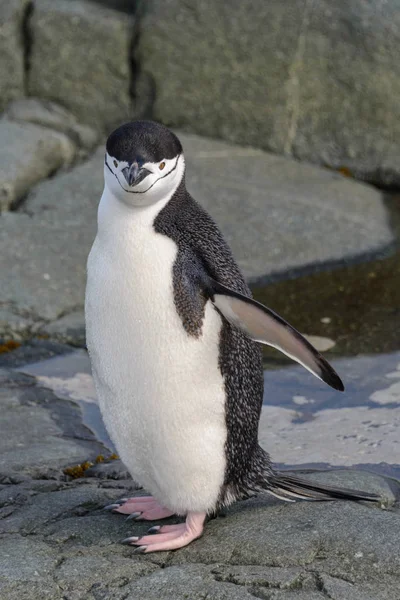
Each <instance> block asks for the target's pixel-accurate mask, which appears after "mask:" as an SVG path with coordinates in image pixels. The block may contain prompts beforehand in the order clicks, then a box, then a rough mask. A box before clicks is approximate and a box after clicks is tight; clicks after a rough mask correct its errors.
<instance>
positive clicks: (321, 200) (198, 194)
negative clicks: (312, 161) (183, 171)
mask: <svg viewBox="0 0 400 600" xmlns="http://www.w3.org/2000/svg"><path fill="white" fill-rule="evenodd" d="M181 138H182V142H183V146H184V151H185V156H187V168H188V177H187V180H188V189H189V190H190V191H191V192H192V194H193V196H194V197H195V198H196V199H197V200H198V201H199V202H200V203H201V204H203V205H204V206H205V207H206V208H207V210H209V211H210V213H211V214H212V215H213V217H214V218H215V219H216V221H217V223H219V225H220V226H221V228H222V230H223V232H224V234H225V236H226V238H227V240H228V241H229V243H230V244H231V246H232V249H233V251H234V254H235V256H236V257H237V258H238V260H239V264H240V266H241V267H242V269H243V270H244V272H245V274H246V275H247V277H248V278H249V279H250V280H252V281H253V282H254V281H256V280H257V281H260V279H262V278H263V276H266V275H271V274H277V273H282V272H287V271H290V270H300V268H302V267H305V266H306V265H311V264H314V265H315V264H317V263H324V262H331V261H337V260H342V259H344V258H345V257H346V258H350V257H355V256H357V255H361V254H362V253H363V252H371V251H372V252H373V251H374V249H375V250H378V248H379V247H381V248H382V247H383V246H385V245H386V244H390V242H391V241H392V240H393V237H392V234H391V232H390V229H389V227H388V223H387V213H386V210H385V208H384V206H383V204H382V200H381V198H382V197H381V195H380V194H379V192H377V190H375V189H373V188H371V187H368V186H366V185H363V184H359V183H356V182H354V181H352V180H350V179H347V178H344V177H342V176H341V175H339V174H337V173H334V172H332V171H330V170H327V169H321V168H317V167H313V166H311V165H306V164H301V163H298V162H296V161H293V160H288V159H286V158H283V157H278V156H276V155H272V154H267V153H264V152H260V151H257V150H254V149H250V148H241V147H238V146H230V145H228V144H224V143H221V142H211V141H209V140H204V139H203V138H199V137H197V136H191V135H187V134H186V135H184V136H181Z"/></svg>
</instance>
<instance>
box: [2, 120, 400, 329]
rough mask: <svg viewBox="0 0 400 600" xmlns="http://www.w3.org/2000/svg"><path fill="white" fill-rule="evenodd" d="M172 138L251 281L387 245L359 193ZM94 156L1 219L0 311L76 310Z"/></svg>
mask: <svg viewBox="0 0 400 600" xmlns="http://www.w3.org/2000/svg"><path fill="white" fill-rule="evenodd" d="M11 125H12V126H13V127H21V126H20V125H18V124H11ZM11 125H7V126H11ZM26 127H28V126H25V128H26ZM30 127H35V126H33V125H30ZM45 131H48V130H45ZM52 135H62V134H52ZM180 137H181V139H182V142H183V145H184V149H185V156H186V158H187V164H188V167H187V181H188V188H189V190H190V191H191V192H192V193H193V195H194V197H195V198H196V199H197V200H198V201H199V202H201V203H202V204H204V206H205V207H206V208H207V209H208V210H209V211H210V212H211V214H212V215H213V216H214V218H215V219H216V221H217V222H218V224H219V225H220V226H221V228H222V230H223V232H224V234H225V236H226V237H227V239H228V241H229V243H230V244H231V245H232V248H233V251H234V253H235V255H236V257H237V259H238V261H239V264H240V266H241V267H242V269H243V270H244V272H245V274H246V276H247V277H248V278H249V279H250V280H252V281H255V280H259V279H261V278H264V277H265V276H267V275H271V274H273V273H284V272H288V271H291V270H294V269H300V268H303V267H305V266H309V265H313V264H314V265H315V264H319V263H326V262H330V261H337V260H343V259H349V258H351V257H354V256H360V255H362V254H365V253H371V252H376V251H379V250H381V249H382V248H385V247H387V245H388V244H390V243H391V241H392V239H393V237H392V233H391V231H390V229H389V226H388V224H387V217H386V211H385V208H384V205H383V203H382V199H381V195H380V193H379V192H377V191H376V190H374V189H373V188H371V187H369V186H367V185H364V184H360V183H356V182H354V181H352V180H349V179H346V178H344V177H342V176H340V175H339V174H337V173H334V172H332V171H329V170H325V169H320V168H317V167H312V166H308V165H300V164H299V163H297V162H295V161H292V160H288V159H285V158H282V157H278V156H274V155H271V154H267V153H264V152H262V151H258V150H251V149H248V148H241V147H238V146H231V145H228V144H225V143H222V142H214V141H210V140H207V139H204V138H199V137H196V136H189V135H185V134H180ZM103 158H104V149H103V147H100V148H99V150H98V151H97V152H96V153H95V154H94V155H93V156H92V157H91V158H90V160H88V161H87V162H86V163H84V164H82V165H80V166H78V167H76V168H74V169H73V170H72V171H71V172H69V173H64V174H60V175H59V176H57V177H55V178H53V179H51V180H49V181H46V182H43V183H41V184H40V185H38V186H37V187H36V189H35V190H34V191H33V192H32V193H31V194H30V195H29V197H28V199H27V200H26V202H25V204H24V213H26V214H24V213H15V212H14V213H9V214H5V215H3V216H2V223H1V227H0V249H1V251H0V266H1V265H3V266H2V268H1V269H0V271H1V279H0V303H10V302H14V303H15V305H14V306H15V309H16V310H17V311H21V310H22V311H27V314H25V313H24V314H25V316H28V317H29V316H31V318H32V319H33V322H35V321H36V322H38V324H40V323H43V321H54V320H56V319H59V318H60V317H62V316H63V315H68V314H69V313H71V312H74V311H76V310H79V309H80V310H81V309H82V305H83V295H84V285H85V270H86V259H87V254H88V252H89V249H90V246H91V244H92V241H93V239H94V236H95V232H96V210H97V205H98V202H99V199H100V196H101V192H102V187H103V173H102V171H103ZM28 215H29V216H28ZM21 230H23V231H24V236H23V237H22V238H21V236H20V232H21ZM10 265H11V268H10ZM69 321H70V319H64V322H65V325H66V328H69V327H70V325H68V322H69ZM73 327H77V328H78V330H79V325H74V326H73ZM60 334H62V330H60V329H59V330H58V332H57V336H58V335H60ZM79 335H80V334H79ZM64 340H65V341H71V338H70V337H69V338H68V337H67V338H64Z"/></svg>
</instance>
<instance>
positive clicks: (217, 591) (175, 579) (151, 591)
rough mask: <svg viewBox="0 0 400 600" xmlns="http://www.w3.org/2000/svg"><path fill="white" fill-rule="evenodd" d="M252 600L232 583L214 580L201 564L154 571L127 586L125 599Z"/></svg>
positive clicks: (249, 595)
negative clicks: (128, 588)
mask: <svg viewBox="0 0 400 600" xmlns="http://www.w3.org/2000/svg"><path fill="white" fill-rule="evenodd" d="M139 597H140V598H143V600H158V599H159V600H170V599H172V598H174V599H176V600H186V599H187V598H190V600H203V599H204V598H213V600H214V599H215V600H230V599H231V598H232V600H252V599H253V598H254V596H253V595H252V594H251V593H250V592H249V591H248V590H247V589H246V588H245V587H241V586H236V585H234V584H233V583H225V582H224V583H221V582H216V581H215V579H214V577H213V575H212V574H211V573H210V569H209V568H207V567H205V566H204V565H197V564H194V565H186V566H185V567H184V568H182V567H175V566H174V567H168V568H167V569H162V570H158V571H156V572H155V573H152V574H151V575H148V576H147V577H142V578H141V579H139V581H137V582H136V583H134V584H133V585H131V586H130V593H129V595H128V596H127V599H126V600H136V599H137V598H139Z"/></svg>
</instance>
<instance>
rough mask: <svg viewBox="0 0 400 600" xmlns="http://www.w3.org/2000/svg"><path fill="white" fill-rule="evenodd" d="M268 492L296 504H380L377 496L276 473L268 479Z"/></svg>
mask: <svg viewBox="0 0 400 600" xmlns="http://www.w3.org/2000/svg"><path fill="white" fill-rule="evenodd" d="M266 490H267V491H268V492H269V493H270V494H272V495H273V496H277V497H278V498H280V499H281V500H286V501H287V502H294V501H295V500H299V499H301V500H317V501H321V500H353V501H356V502H359V501H364V502H380V501H381V498H380V497H379V496H377V495H376V494H367V493H366V492H360V491H359V490H349V489H347V488H336V487H332V486H328V485H323V484H318V483H313V482H312V481H307V480H306V479H302V478H300V477H296V476H294V475H286V474H284V473H274V475H273V476H272V477H268V486H266Z"/></svg>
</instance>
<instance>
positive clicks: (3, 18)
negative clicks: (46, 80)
mask: <svg viewBox="0 0 400 600" xmlns="http://www.w3.org/2000/svg"><path fill="white" fill-rule="evenodd" d="M29 5H30V0H13V1H12V2H10V1H9V0H1V2H0V56H1V61H0V111H2V110H3V109H4V108H5V106H6V105H7V104H8V102H10V100H14V98H18V97H19V96H23V95H24V93H25V85H26V81H25V43H26V40H24V32H23V24H24V21H25V18H26V16H27V11H28V10H29Z"/></svg>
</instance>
